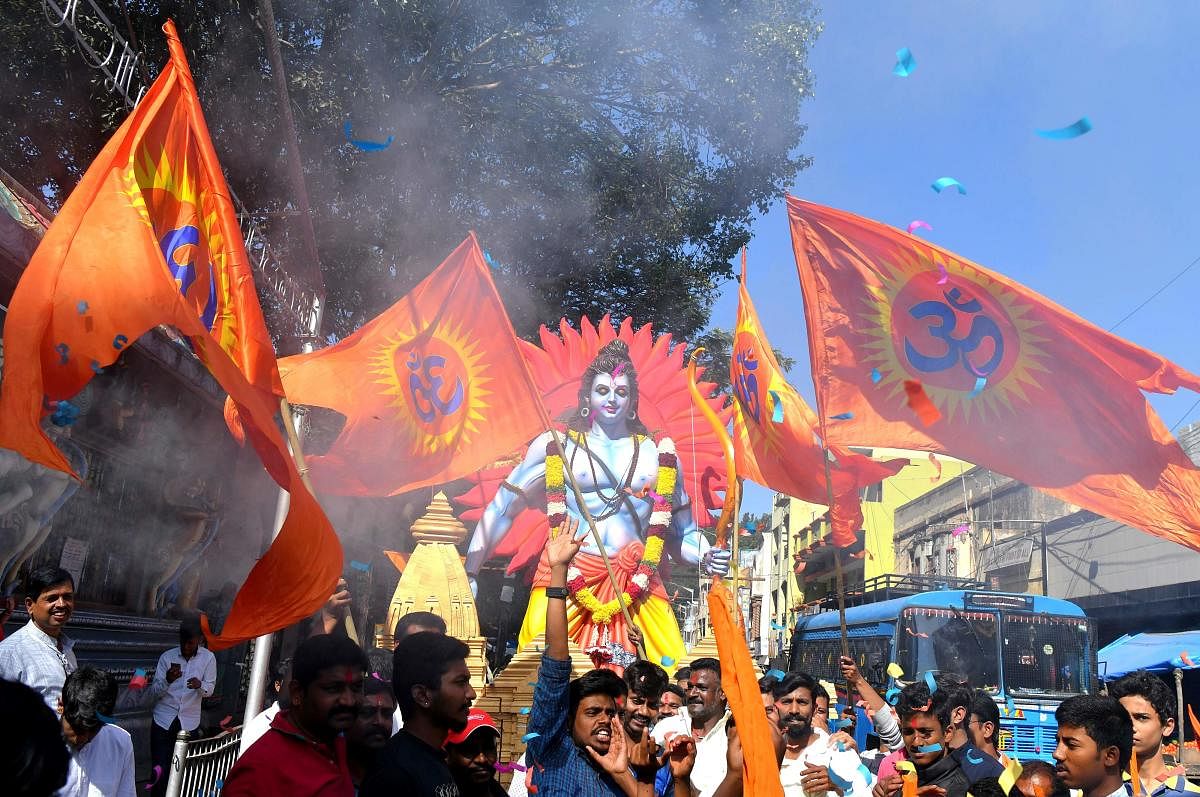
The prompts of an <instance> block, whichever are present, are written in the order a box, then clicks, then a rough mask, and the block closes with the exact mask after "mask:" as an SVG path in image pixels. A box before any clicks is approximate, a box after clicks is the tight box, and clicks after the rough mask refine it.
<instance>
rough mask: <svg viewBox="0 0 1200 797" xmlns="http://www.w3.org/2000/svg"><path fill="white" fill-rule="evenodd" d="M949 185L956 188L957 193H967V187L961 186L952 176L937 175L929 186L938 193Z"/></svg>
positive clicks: (964, 194)
mask: <svg viewBox="0 0 1200 797" xmlns="http://www.w3.org/2000/svg"><path fill="white" fill-rule="evenodd" d="M951 186H953V187H955V188H957V189H958V193H960V194H962V195H963V196H966V195H967V189H966V188H963V184H962V183H960V182H959V181H958V180H955V179H954V178H953V177H939V178H937V179H936V180H934V181H933V185H932V186H931V187H932V188H933V190H934V191H937V192H938V193H939V194H940V193H942V192H943V191H945V190H946V189H947V188H950V187H951Z"/></svg>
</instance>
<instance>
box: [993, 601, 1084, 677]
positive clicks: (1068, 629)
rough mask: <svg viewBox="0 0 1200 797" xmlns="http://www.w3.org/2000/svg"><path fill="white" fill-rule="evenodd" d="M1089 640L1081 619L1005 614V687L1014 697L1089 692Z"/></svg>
mask: <svg viewBox="0 0 1200 797" xmlns="http://www.w3.org/2000/svg"><path fill="white" fill-rule="evenodd" d="M1087 639H1088V631H1087V623H1086V622H1085V621H1084V620H1082V619H1081V618H1079V617H1054V616H1051V615H1024V614H1008V613H1005V615H1004V647H1003V655H1004V685H1005V687H1006V688H1007V690H1008V691H1009V692H1011V693H1014V694H1020V693H1036V694H1078V693H1080V692H1083V691H1086V689H1087V687H1088V684H1087V677H1088V674H1087V658H1086V651H1087Z"/></svg>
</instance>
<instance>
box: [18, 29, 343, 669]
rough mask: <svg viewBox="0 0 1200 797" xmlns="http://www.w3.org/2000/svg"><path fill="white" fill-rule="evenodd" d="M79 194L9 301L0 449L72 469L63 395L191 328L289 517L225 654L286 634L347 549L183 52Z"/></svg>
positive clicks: (321, 596) (254, 575)
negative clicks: (308, 454) (287, 425)
mask: <svg viewBox="0 0 1200 797" xmlns="http://www.w3.org/2000/svg"><path fill="white" fill-rule="evenodd" d="M163 30H164V31H165V33H166V35H167V42H168V45H169V47H170V53H171V58H170V61H169V62H168V63H167V65H166V67H165V68H164V69H163V71H162V73H161V74H160V75H159V77H158V79H157V80H156V81H155V82H154V85H153V86H152V87H151V88H150V90H149V91H148V92H147V93H146V95H145V96H144V97H143V98H142V101H141V103H139V105H138V107H137V108H135V109H134V111H133V113H131V114H130V116H129V118H127V119H126V120H125V123H124V124H122V125H121V127H120V129H119V130H118V131H117V132H116V134H115V135H114V136H113V137H112V139H111V140H110V141H109V142H108V144H107V145H105V147H104V149H103V150H102V151H101V152H100V154H99V155H98V156H97V157H96V159H95V161H94V162H93V163H92V165H91V166H90V167H89V168H88V170H87V173H86V174H85V175H84V177H83V179H82V180H81V181H80V183H79V185H78V186H77V187H76V188H75V190H74V191H73V192H72V193H71V196H70V197H69V198H68V199H67V202H66V204H65V205H64V206H63V209H62V212H61V213H59V215H58V217H57V218H56V219H55V220H54V223H53V224H52V225H51V226H50V229H49V230H48V231H47V232H46V236H45V238H44V239H43V240H42V242H41V245H40V246H39V247H38V249H37V251H36V252H35V253H34V256H33V258H32V259H31V260H30V261H29V265H28V266H27V267H26V268H25V271H24V273H23V274H22V275H21V280H20V282H19V283H18V285H17V288H16V291H15V293H14V294H13V300H12V306H11V308H10V309H9V314H8V318H7V321H6V323H5V335H4V350H5V351H4V353H5V357H4V380H3V387H4V389H3V392H2V393H0V446H3V447H6V448H11V449H13V450H15V451H18V452H20V453H21V454H22V455H24V456H25V457H27V458H28V459H30V460H32V461H34V462H38V463H41V464H42V465H45V466H46V467H49V468H55V469H58V470H62V471H67V472H70V465H69V463H68V462H67V460H66V459H65V458H64V457H63V455H62V453H61V452H60V451H59V450H58V449H57V448H56V447H55V446H54V445H53V444H52V443H51V442H50V440H49V439H48V438H47V437H46V435H45V434H44V433H43V432H42V427H41V419H42V416H43V414H44V413H45V411H46V409H47V408H48V407H49V406H50V402H51V401H55V400H59V399H67V398H70V397H71V396H73V395H75V394H76V393H78V392H79V391H80V390H81V389H82V388H83V387H84V385H86V384H87V383H88V381H89V380H91V378H92V377H93V376H94V375H95V374H96V373H99V372H100V371H101V370H102V369H103V368H104V367H105V366H108V365H110V364H111V363H112V362H114V361H115V360H116V359H117V358H118V357H119V356H120V354H121V350H122V349H123V348H124V347H125V346H127V345H129V344H130V343H132V342H133V341H135V340H137V339H138V338H139V337H140V336H141V335H142V334H144V333H145V332H147V331H148V330H150V329H152V328H153V327H155V326H158V325H160V324H169V325H172V326H174V327H175V328H176V329H178V330H179V331H180V332H181V333H182V334H183V335H185V336H186V337H187V339H188V341H189V342H190V343H191V345H192V347H193V350H194V351H195V352H196V354H197V356H198V357H199V358H200V360H201V361H202V362H203V363H204V364H205V366H207V368H208V369H209V371H210V372H211V373H212V375H213V376H214V377H215V378H216V380H217V381H218V382H219V383H220V384H221V386H222V387H223V388H225V390H226V391H227V392H228V393H229V396H230V398H231V399H232V400H233V402H234V403H236V405H237V408H238V412H239V415H240V416H241V419H242V422H243V423H244V424H246V425H247V427H249V428H251V429H253V431H254V434H253V435H252V436H253V438H254V440H255V442H256V444H257V448H258V453H259V456H260V457H262V459H263V462H264V464H265V465H267V467H268V470H270V471H271V472H272V473H273V474H282V475H283V476H284V477H285V478H283V479H282V480H281V485H282V486H284V487H286V488H287V489H288V490H289V492H290V493H291V511H290V512H289V514H288V517H287V520H286V522H285V523H284V525H283V527H282V529H281V530H280V533H279V536H278V537H277V538H276V539H275V542H274V543H273V544H272V545H271V548H270V550H268V551H267V553H266V554H265V555H264V556H263V558H262V559H260V560H259V562H258V563H257V564H256V565H255V567H254V569H253V570H252V571H251V572H250V575H249V577H248V578H247V580H246V583H245V584H244V585H243V586H242V589H241V591H240V592H239V593H238V595H237V597H236V598H235V600H234V604H233V607H232V609H231V611H230V614H229V616H228V617H227V618H226V621H225V625H224V627H223V629H222V633H221V635H220V636H215V635H211V634H208V632H207V631H206V634H207V635H208V638H209V646H210V647H212V648H213V649H215V650H220V649H222V648H225V647H228V646H230V645H233V644H236V643H237V642H240V641H242V640H245V639H249V638H252V637H255V636H258V635H260V634H264V633H269V632H271V631H274V630H277V629H279V628H284V627H286V626H288V625H290V624H292V623H294V622H296V621H297V620H300V619H302V618H304V617H307V616H308V615H310V614H312V612H313V611H315V610H316V609H317V608H319V607H320V606H321V605H322V604H323V603H324V602H325V601H326V600H327V599H328V598H329V595H330V593H331V592H332V591H333V588H334V586H335V585H336V583H337V578H338V575H339V573H340V572H341V567H342V552H341V545H340V543H339V542H338V539H337V535H336V534H334V531H333V528H332V527H331V526H330V524H329V521H328V520H327V519H326V518H325V515H324V513H322V511H321V508H320V506H319V505H318V504H317V502H316V500H315V499H314V498H313V496H312V495H311V494H310V493H309V492H308V491H307V490H306V489H305V488H304V486H303V484H302V483H301V481H300V475H299V472H298V471H297V469H296V466H295V464H294V463H293V462H292V459H291V457H290V456H289V455H288V452H287V448H286V446H285V445H284V442H283V440H282V438H281V437H280V433H279V431H278V429H277V427H276V424H275V418H274V414H275V410H276V409H277V408H278V406H279V403H278V398H277V396H278V395H281V394H282V389H281V386H280V382H279V375H278V372H277V371H276V368H275V354H274V350H273V348H272V346H271V339H270V337H269V336H268V335H267V330H266V325H265V323H264V322H263V318H262V311H261V308H259V306H258V300H257V298H256V296H255V293H254V282H253V279H252V277H251V273H250V266H249V261H248V260H247V257H246V252H245V248H244V245H243V243H242V239H241V236H240V234H239V231H238V226H237V221H236V218H235V216H234V211H233V207H232V205H231V204H230V199H229V189H228V187H227V186H226V184H225V178H224V176H223V175H222V173H221V168H220V164H219V163H218V162H217V158H216V154H215V153H214V151H213V147H212V142H211V141H210V139H209V136H208V128H207V125H206V124H205V121H204V117H203V115H202V113H201V110H200V104H199V101H198V99H197V96H196V87H195V85H194V83H193V82H192V77H191V73H190V72H189V70H188V65H187V60H186V59H185V57H184V54H183V46H182V44H181V43H180V41H179V38H178V37H177V36H176V34H175V27H174V25H173V24H172V23H170V22H168V23H167V24H166V25H165V26H164V28H163Z"/></svg>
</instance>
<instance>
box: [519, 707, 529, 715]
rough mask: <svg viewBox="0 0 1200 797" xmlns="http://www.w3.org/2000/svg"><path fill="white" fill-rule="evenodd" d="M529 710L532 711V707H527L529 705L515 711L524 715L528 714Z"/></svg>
mask: <svg viewBox="0 0 1200 797" xmlns="http://www.w3.org/2000/svg"><path fill="white" fill-rule="evenodd" d="M530 711H532V709H531V708H529V706H525V707H524V708H522V709H521V710H520V711H518V712H517V713H518V714H524V715H528V714H529V712H530Z"/></svg>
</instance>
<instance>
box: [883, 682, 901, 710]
mask: <svg viewBox="0 0 1200 797" xmlns="http://www.w3.org/2000/svg"><path fill="white" fill-rule="evenodd" d="M883 699H884V702H886V703H887V704H888V705H889V706H894V705H896V703H897V702H899V700H900V690H899V689H897V688H896V687H894V686H893V687H892V688H891V689H889V690H887V694H885V695H884V696H883Z"/></svg>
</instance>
